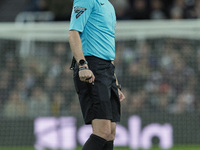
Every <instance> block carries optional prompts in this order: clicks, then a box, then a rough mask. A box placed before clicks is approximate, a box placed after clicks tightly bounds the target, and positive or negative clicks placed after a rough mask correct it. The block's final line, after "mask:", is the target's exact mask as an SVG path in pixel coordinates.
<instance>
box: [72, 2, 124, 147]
mask: <svg viewBox="0 0 200 150" xmlns="http://www.w3.org/2000/svg"><path fill="white" fill-rule="evenodd" d="M115 23H116V15H115V10H114V8H113V6H112V4H111V3H110V2H109V1H108V0H74V3H73V10H72V15H71V21H70V28H69V43H70V47H71V50H72V53H73V56H74V58H75V59H74V61H75V63H72V68H73V69H74V84H75V88H76V92H77V93H78V96H79V101H80V105H81V110H82V114H83V118H84V121H85V124H92V129H93V133H92V134H91V136H90V137H89V139H88V140H87V142H86V143H85V144H84V146H83V148H82V150H113V141H114V139H115V133H116V122H119V121H120V102H121V101H122V100H124V99H125V96H124V95H123V93H122V92H121V91H120V89H121V88H120V86H119V84H118V81H117V79H116V76H115V73H114V70H115V66H114V63H113V61H114V58H115ZM73 64H74V65H73Z"/></svg>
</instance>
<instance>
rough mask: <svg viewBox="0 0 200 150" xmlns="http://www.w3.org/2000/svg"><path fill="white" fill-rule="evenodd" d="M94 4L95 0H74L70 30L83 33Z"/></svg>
mask: <svg viewBox="0 0 200 150" xmlns="http://www.w3.org/2000/svg"><path fill="white" fill-rule="evenodd" d="M94 4H95V3H94V0H74V4H73V9H72V14H71V19H70V27H69V30H76V31H79V32H83V30H84V27H85V25H86V23H87V20H88V18H89V17H90V14H91V12H92V10H93V7H94Z"/></svg>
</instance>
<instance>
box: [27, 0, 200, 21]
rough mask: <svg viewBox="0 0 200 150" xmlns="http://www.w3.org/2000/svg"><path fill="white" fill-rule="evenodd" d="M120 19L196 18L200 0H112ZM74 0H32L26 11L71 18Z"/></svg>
mask: <svg viewBox="0 0 200 150" xmlns="http://www.w3.org/2000/svg"><path fill="white" fill-rule="evenodd" d="M110 2H111V3H112V4H113V5H114V7H115V10H116V16H117V19H118V20H143V19H196V18H200V0H110ZM72 4H73V0H30V2H29V3H28V4H27V6H26V8H25V9H24V11H32V12H38V11H40V12H42V11H50V12H53V14H54V15H55V18H54V21H66V20H70V16H71V10H72Z"/></svg>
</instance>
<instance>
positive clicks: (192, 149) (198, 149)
mask: <svg viewBox="0 0 200 150" xmlns="http://www.w3.org/2000/svg"><path fill="white" fill-rule="evenodd" d="M0 150H35V149H34V148H32V147H0ZM46 150H50V149H46ZM58 150H59V149H58ZM76 150H81V148H80V147H79V148H77V149H76ZM114 150H131V149H129V148H125V147H116V148H114ZM138 150H143V149H138ZM149 150H163V149H160V148H157V147H154V148H151V149H149ZM168 150H200V145H198V146H188V145H187V146H174V147H173V148H171V149H168Z"/></svg>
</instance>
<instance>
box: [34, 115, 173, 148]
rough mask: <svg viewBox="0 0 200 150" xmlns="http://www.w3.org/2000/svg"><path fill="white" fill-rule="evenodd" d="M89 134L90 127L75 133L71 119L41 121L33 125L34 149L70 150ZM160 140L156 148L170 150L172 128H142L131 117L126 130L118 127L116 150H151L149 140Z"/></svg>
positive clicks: (85, 126) (151, 126)
mask: <svg viewBox="0 0 200 150" xmlns="http://www.w3.org/2000/svg"><path fill="white" fill-rule="evenodd" d="M91 133H92V128H91V126H88V125H83V126H81V127H80V128H78V129H77V127H76V119H75V118H74V117H60V118H56V117H41V118H37V119H36V120H35V122H34V134H35V138H36V142H35V145H34V146H35V149H37V150H44V149H45V148H49V149H53V150H55V149H61V150H72V149H75V148H76V147H77V145H78V144H77V143H80V144H81V145H83V144H84V143H85V142H86V140H87V139H88V137H89V136H90V135H91ZM153 137H158V138H159V147H161V148H163V149H170V148H171V147H172V146H173V128H172V126H171V125H170V124H168V123H166V124H158V123H151V124H148V125H146V126H145V127H143V128H142V121H141V118H140V117H139V116H131V117H130V118H129V120H128V128H125V127H124V126H122V125H120V124H117V132H116V138H115V143H114V144H115V146H119V147H123V146H129V147H130V148H131V149H133V150H138V149H140V148H143V149H150V148H151V147H152V138H153Z"/></svg>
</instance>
